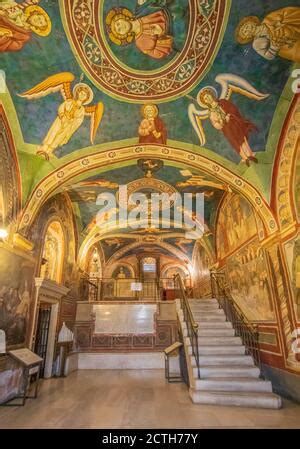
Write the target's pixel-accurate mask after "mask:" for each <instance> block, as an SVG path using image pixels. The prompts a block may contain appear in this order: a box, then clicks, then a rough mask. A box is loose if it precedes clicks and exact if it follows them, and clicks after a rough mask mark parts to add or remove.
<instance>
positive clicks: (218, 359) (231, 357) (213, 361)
mask: <svg viewBox="0 0 300 449" xmlns="http://www.w3.org/2000/svg"><path fill="white" fill-rule="evenodd" d="M191 360H192V365H195V366H196V362H195V361H194V357H192V358H191ZM199 362H200V366H223V365H227V366H228V365H231V366H254V362H253V359H252V357H251V356H250V355H245V354H225V355H220V354H214V355H208V354H207V355H203V354H200V355H199Z"/></svg>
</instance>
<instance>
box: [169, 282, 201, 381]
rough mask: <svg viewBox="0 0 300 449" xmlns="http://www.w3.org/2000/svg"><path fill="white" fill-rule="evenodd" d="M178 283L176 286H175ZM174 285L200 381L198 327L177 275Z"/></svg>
mask: <svg viewBox="0 0 300 449" xmlns="http://www.w3.org/2000/svg"><path fill="white" fill-rule="evenodd" d="M177 283H178V284H177ZM175 285H178V287H179V288H178V289H176V290H177V291H178V294H179V299H180V304H181V309H182V311H183V316H184V321H185V323H186V327H187V334H188V337H189V339H190V342H191V346H192V352H193V356H194V358H195V361H196V365H197V370H198V377H199V379H200V359H199V346H198V344H199V341H198V330H199V325H198V324H197V323H196V321H195V319H194V316H193V313H192V311H191V307H190V304H189V301H188V299H187V296H186V293H185V288H184V284H183V281H182V279H181V276H180V275H179V274H177V275H175Z"/></svg>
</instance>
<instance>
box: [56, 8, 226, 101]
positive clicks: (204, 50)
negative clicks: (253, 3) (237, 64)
mask: <svg viewBox="0 0 300 449" xmlns="http://www.w3.org/2000/svg"><path fill="white" fill-rule="evenodd" d="M230 6H231V0H212V1H211V2H210V5H209V8H208V9H206V10H205V12H204V10H203V9H202V6H201V2H199V0H189V10H190V11H189V16H190V20H189V29H188V32H187V37H186V40H185V44H184V47H183V49H182V50H181V51H180V53H179V55H178V56H176V57H174V58H173V59H172V60H171V62H168V63H167V64H166V65H164V66H163V67H160V68H159V69H157V70H150V71H141V70H135V69H133V68H130V67H128V66H126V65H125V64H124V63H122V62H121V61H120V60H118V59H117V58H116V57H115V55H114V54H113V52H112V50H111V48H110V46H109V44H108V41H107V38H106V36H105V32H106V31H105V30H106V24H105V19H104V18H103V0H94V1H93V2H86V0H62V2H61V15H62V20H63V23H64V27H65V30H66V33H67V35H68V37H69V41H70V43H71V47H72V50H73V52H74V54H75V56H76V58H77V60H78V63H79V64H80V66H81V68H82V70H83V71H84V72H85V73H86V75H87V76H88V77H89V78H90V80H91V81H92V82H93V83H94V85H95V86H96V87H98V88H99V89H100V90H101V91H104V92H106V93H107V94H108V95H110V96H112V97H114V98H118V99H120V100H123V101H127V102H135V103H137V102H139V103H146V102H149V101H151V102H156V103H161V102H164V101H170V100H175V99H177V98H180V97H182V96H184V95H186V94H187V93H188V92H190V91H191V90H192V89H193V88H194V87H195V86H196V85H197V84H198V83H199V82H200V80H201V79H203V77H204V76H205V74H206V73H207V71H208V69H209V67H210V66H211V64H212V62H213V60H214V58H215V56H216V54H217V51H218V49H219V47H220V44H221V41H222V38H223V33H224V31H225V27H226V24H227V20H228V15H229V11H230Z"/></svg>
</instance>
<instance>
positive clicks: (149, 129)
mask: <svg viewBox="0 0 300 449" xmlns="http://www.w3.org/2000/svg"><path fill="white" fill-rule="evenodd" d="M142 115H143V117H144V118H143V120H142V122H141V124H140V126H139V143H141V144H145V143H154V144H161V145H166V143H167V129H166V126H165V124H164V122H163V121H162V119H161V118H160V117H159V115H158V107H157V106H155V105H154V104H146V105H144V106H143V107H142Z"/></svg>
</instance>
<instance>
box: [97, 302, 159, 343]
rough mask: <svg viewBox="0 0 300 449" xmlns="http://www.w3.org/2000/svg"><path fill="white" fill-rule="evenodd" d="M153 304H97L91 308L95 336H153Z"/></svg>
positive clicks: (154, 308)
mask: <svg viewBox="0 0 300 449" xmlns="http://www.w3.org/2000/svg"><path fill="white" fill-rule="evenodd" d="M156 311H157V305H155V304H99V305H94V306H93V313H94V314H95V333H96V334H123V335H124V334H153V333H154V332H155V329H154V314H155V313H156Z"/></svg>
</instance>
